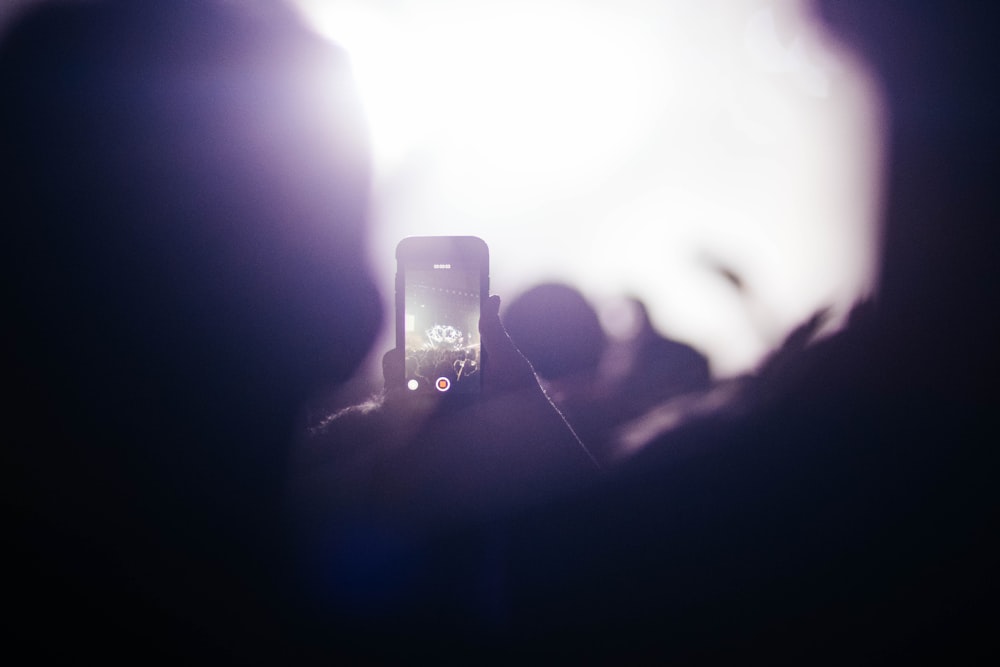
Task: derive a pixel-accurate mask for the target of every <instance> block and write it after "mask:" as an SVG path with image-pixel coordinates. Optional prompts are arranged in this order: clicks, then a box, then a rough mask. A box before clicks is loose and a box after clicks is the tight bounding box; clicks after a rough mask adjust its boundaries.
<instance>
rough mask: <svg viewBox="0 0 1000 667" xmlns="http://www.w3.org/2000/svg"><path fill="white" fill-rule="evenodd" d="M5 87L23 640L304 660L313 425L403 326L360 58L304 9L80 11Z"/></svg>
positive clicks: (98, 6)
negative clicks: (304, 19) (298, 434)
mask: <svg viewBox="0 0 1000 667" xmlns="http://www.w3.org/2000/svg"><path fill="white" fill-rule="evenodd" d="M0 90H2V91H3V93H2V95H0V187H2V188H3V190H2V196H0V206H2V207H3V214H2V219H3V222H4V242H3V244H2V247H3V262H2V264H3V269H2V270H3V274H4V279H3V284H4V294H5V300H4V301H5V308H6V318H5V319H6V324H5V327H4V329H5V331H4V352H3V354H4V368H5V372H4V378H5V381H6V384H7V388H8V392H7V394H8V396H10V398H9V399H8V402H7V415H8V421H7V424H6V429H7V434H8V437H7V445H6V448H7V450H8V455H9V457H10V459H11V464H10V465H9V466H7V467H6V468H5V469H6V475H7V478H8V479H7V483H6V484H5V493H6V494H7V496H6V497H7V498H8V500H7V501H6V504H7V506H8V508H9V509H13V513H14V517H13V521H12V523H11V524H8V529H7V534H6V538H7V540H6V541H7V544H8V549H7V551H8V554H7V555H8V556H13V558H12V560H8V567H10V568H11V571H13V572H16V573H17V574H16V583H15V588H14V589H13V590H8V593H6V594H5V595H6V599H7V608H8V611H10V612H11V614H10V615H9V616H8V618H9V619H11V620H10V621H9V622H10V623H12V625H11V626H9V627H8V630H9V631H10V636H12V637H14V638H16V639H17V640H18V642H17V644H18V645H19V648H20V649H22V650H30V651H31V653H30V654H31V655H32V656H33V657H34V658H44V657H53V658H61V659H62V660H65V659H67V658H70V659H74V660H76V659H80V658H81V657H82V656H92V657H97V656H101V659H108V658H111V659H115V658H122V657H124V656H143V657H144V658H153V657H163V658H166V659H172V660H173V661H176V660H177V659H178V658H180V659H182V660H183V661H184V662H190V661H192V660H194V661H202V660H204V661H210V660H213V661H214V660H217V659H223V660H225V661H229V660H237V661H240V662H246V661H250V660H257V659H266V658H265V656H272V655H273V656H279V655H285V653H283V651H284V650H285V649H288V647H289V645H294V644H295V642H293V641H289V638H290V636H291V630H290V629H289V627H291V626H294V625H296V624H297V623H298V622H300V621H301V620H302V619H301V618H299V617H296V616H288V615H286V614H285V613H284V611H286V610H285V607H284V606H283V604H279V602H281V600H282V599H283V598H284V597H285V596H288V597H294V595H293V594H292V593H290V592H289V591H288V589H287V588H286V586H285V585H284V583H283V581H284V580H283V575H282V571H283V568H284V565H283V562H284V560H285V556H284V554H283V551H284V544H285V537H284V532H285V528H284V526H283V525H282V522H281V518H280V508H281V505H280V503H281V494H282V491H283V484H284V477H285V474H286V470H287V457H288V454H289V447H288V443H289V441H290V438H291V434H292V430H293V427H294V420H295V414H296V410H297V406H298V405H299V403H300V401H302V400H303V399H304V398H305V397H306V396H307V395H309V393H310V392H312V391H314V390H316V388H317V387H319V386H321V385H322V384H323V383H327V382H331V381H341V380H343V379H345V378H347V377H349V376H350V374H351V373H352V372H353V371H354V369H355V368H356V367H357V365H358V364H359V362H360V360H361V359H362V357H363V356H364V354H365V353H366V352H367V350H368V348H369V346H370V344H371V341H372V338H373V335H374V332H375V331H376V328H377V325H378V322H379V319H380V312H381V309H380V307H379V306H378V294H377V292H376V289H375V287H374V284H373V282H372V280H371V278H370V275H369V272H368V268H367V267H366V266H365V264H364V262H363V261H362V258H363V257H364V256H365V252H364V247H363V243H362V241H363V238H364V222H365V220H364V212H365V208H366V193H367V189H368V182H369V165H368V151H367V140H366V136H367V135H366V131H365V126H364V123H363V122H362V121H361V117H360V114H359V110H358V104H357V101H356V99H355V96H354V93H353V89H352V84H351V81H350V76H349V73H348V70H347V65H346V59H345V58H344V57H343V56H342V54H341V53H340V52H339V51H338V50H337V49H335V48H333V47H331V46H329V45H327V44H326V43H325V42H323V41H322V40H320V39H319V38H318V37H315V36H313V35H312V34H310V33H308V32H307V31H305V30H304V29H302V28H301V27H300V26H299V25H298V23H297V21H296V20H295V18H294V17H292V16H291V15H290V14H289V13H287V12H286V11H285V10H283V9H281V8H280V6H275V7H265V6H255V8H254V10H253V11H244V10H243V9H241V8H240V7H239V6H238V5H234V4H232V3H218V2H208V1H205V2H201V1H188V2H176V3H175V2H169V3H156V2H110V3H74V4H68V5H65V6H61V5H52V6H44V7H40V8H38V9H37V10H35V11H33V12H31V13H30V14H28V15H26V16H25V17H23V19H21V20H20V21H19V22H17V23H16V24H15V25H14V26H12V28H11V29H10V30H9V32H8V33H7V35H6V38H5V40H4V42H3V44H2V47H0ZM290 608H291V607H289V609H290ZM136 650H138V651H139V653H137V654H136V653H134V651H136ZM272 651H273V652H274V653H271V652H272Z"/></svg>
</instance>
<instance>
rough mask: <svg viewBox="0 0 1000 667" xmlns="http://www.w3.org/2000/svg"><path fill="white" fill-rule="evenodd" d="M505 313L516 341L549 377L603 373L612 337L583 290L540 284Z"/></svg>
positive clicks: (534, 363) (553, 378) (524, 352)
mask: <svg viewBox="0 0 1000 667" xmlns="http://www.w3.org/2000/svg"><path fill="white" fill-rule="evenodd" d="M503 316H504V326H506V327H507V331H508V333H509V334H510V337H511V339H512V340H513V341H514V343H515V344H516V345H517V348H518V349H519V350H521V353H522V354H523V355H524V356H525V357H527V359H528V361H530V362H531V365H532V367H533V368H534V369H535V372H536V373H538V375H539V376H540V377H542V378H543V379H545V380H558V379H563V378H568V377H571V376H573V375H576V374H581V375H587V374H589V375H594V374H596V373H597V370H598V366H599V365H600V363H601V356H602V355H603V354H604V350H605V348H606V347H607V344H608V341H607V336H606V335H605V333H604V329H603V328H602V327H601V322H600V320H599V319H598V317H597V311H596V310H594V307H593V306H591V305H590V303H589V302H588V301H587V299H586V298H585V297H584V296H583V294H581V293H580V291H579V290H577V289H575V288H573V287H570V286H569V285H563V284H559V283H545V284H541V285H536V286H535V287H532V288H531V289H528V290H527V291H525V292H523V293H522V294H520V295H518V296H517V298H515V299H513V300H512V301H511V302H510V303H509V304H508V306H507V308H506V309H505V310H504V313H503Z"/></svg>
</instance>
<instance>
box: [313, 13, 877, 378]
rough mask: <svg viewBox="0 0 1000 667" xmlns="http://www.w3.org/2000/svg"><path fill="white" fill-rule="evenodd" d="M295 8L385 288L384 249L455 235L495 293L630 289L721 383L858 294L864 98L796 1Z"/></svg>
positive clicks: (866, 141) (872, 120)
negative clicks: (364, 158) (354, 126)
mask: <svg viewBox="0 0 1000 667" xmlns="http://www.w3.org/2000/svg"><path fill="white" fill-rule="evenodd" d="M295 1H296V2H297V3H298V4H299V5H300V6H301V7H302V8H303V11H304V13H305V14H306V16H307V17H308V18H309V20H310V21H312V22H313V24H314V25H316V26H317V29H319V30H320V31H322V32H323V33H324V34H327V35H329V36H330V37H331V38H332V39H334V40H335V41H338V42H339V43H341V44H342V45H343V46H344V47H345V48H346V49H347V50H348V52H349V53H350V55H351V57H352V61H353V65H354V68H355V72H356V76H357V78H358V82H359V88H360V90H361V94H362V96H363V97H364V102H365V105H366V108H367V111H368V114H369V117H370V122H371V126H372V131H373V135H374V136H373V139H374V145H375V150H376V162H377V168H378V172H379V180H378V182H377V183H376V200H375V205H374V208H373V222H374V223H375V225H376V227H375V228H376V236H375V241H374V247H373V255H374V258H375V260H376V266H377V267H379V269H380V271H381V273H382V274H383V275H384V276H386V281H387V282H386V293H387V294H388V293H391V289H392V287H391V283H390V282H389V281H390V280H391V276H392V274H393V267H392V248H393V247H394V246H395V243H396V242H397V241H398V239H399V238H400V237H402V236H404V235H408V234H476V235H478V236H481V237H483V238H485V239H486V240H487V242H488V243H489V244H490V246H491V251H492V256H493V260H494V261H493V279H492V283H493V286H494V289H495V291H498V292H500V293H501V294H505V295H513V293H516V292H517V291H520V290H521V289H524V288H527V287H529V286H530V285H531V284H533V283H535V282H538V281H541V280H545V279H556V280H563V281H567V282H571V283H574V284H576V285H577V286H579V287H581V288H582V289H583V290H584V291H585V292H586V293H587V294H589V295H591V296H593V297H598V298H602V297H606V298H611V297H614V296H618V295H621V294H625V293H628V294H632V295H635V296H638V297H639V298H641V299H642V300H643V301H644V302H645V303H646V305H647V306H648V309H649V313H650V316H651V317H652V319H653V321H654V323H655V324H656V325H657V326H658V327H659V328H660V329H661V330H663V331H664V332H665V333H667V334H668V335H671V336H673V337H676V338H678V339H681V340H684V341H687V342H690V343H691V344H693V345H695V346H696V347H698V348H700V349H702V350H703V351H704V352H706V353H707V354H708V355H709V357H710V359H711V362H712V366H713V370H714V371H715V372H716V373H717V374H719V375H729V374H734V373H738V372H741V371H744V370H747V369H748V368H751V367H752V366H753V365H754V364H755V363H757V361H758V360H759V359H760V358H761V357H762V356H763V355H764V354H765V353H766V352H767V351H768V349H769V348H771V347H772V346H773V345H774V344H776V343H777V342H778V341H779V340H780V339H781V338H782V337H783V335H784V334H785V333H786V332H787V331H789V330H790V329H791V328H792V327H794V326H795V325H796V324H798V323H799V322H801V321H803V320H804V319H806V318H807V317H809V316H810V315H811V314H812V313H813V312H814V311H816V310H818V309H820V308H825V307H832V308H833V312H834V317H833V318H832V319H831V325H832V326H835V325H836V324H837V322H838V316H841V315H843V313H844V312H846V310H847V309H848V308H849V307H850V305H851V304H852V303H853V302H854V300H856V299H857V298H858V297H859V296H861V295H863V294H866V293H869V292H871V291H872V289H873V281H874V275H875V261H876V256H877V250H878V248H877V244H876V239H877V231H876V229H875V225H874V223H873V221H874V219H875V215H876V211H877V205H878V202H877V192H878V187H879V183H878V178H877V175H878V161H879V145H880V143H879V136H878V130H879V116H878V97H877V94H876V92H875V91H874V89H873V88H872V86H871V85H870V83H869V81H868V79H867V78H866V77H865V75H864V71H863V70H862V69H861V68H860V67H859V66H858V65H857V64H856V63H855V62H853V61H852V60H851V59H849V58H847V57H845V56H844V55H843V54H842V53H841V52H840V51H838V50H837V48H836V46H835V45H833V44H831V43H830V42H829V41H828V40H827V39H826V38H825V36H824V34H823V33H822V31H821V30H820V29H818V28H817V26H816V25H814V24H813V23H812V22H811V20H810V17H809V15H808V12H807V11H806V10H805V5H804V3H803V2H801V1H799V0H789V1H788V2H781V3H774V2H765V1H764V0H729V1H725V2H711V3H701V2H673V3H664V2H658V1H654V0H593V1H590V2H572V1H570V0H533V1H531V2H528V1H526V0H506V1H500V0H465V1H456V0H419V1H417V0H395V1H393V2H389V1H388V0H385V1H382V2H379V1H377V0H366V1H365V2H358V1H348V0H340V1H336V0H331V1H327V0H295ZM389 319H390V320H391V318H389Z"/></svg>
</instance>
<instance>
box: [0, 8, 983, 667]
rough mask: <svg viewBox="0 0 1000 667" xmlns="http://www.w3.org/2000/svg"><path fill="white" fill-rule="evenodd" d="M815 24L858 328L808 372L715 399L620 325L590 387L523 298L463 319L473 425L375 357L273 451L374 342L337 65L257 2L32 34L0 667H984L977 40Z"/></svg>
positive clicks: (2, 124)
mask: <svg viewBox="0 0 1000 667" xmlns="http://www.w3.org/2000/svg"><path fill="white" fill-rule="evenodd" d="M816 11H817V13H818V15H819V16H821V17H822V19H823V20H824V21H826V23H827V25H828V26H829V27H830V29H831V30H832V31H833V32H834V34H835V35H837V36H838V37H839V38H840V39H841V40H842V41H843V42H844V43H845V44H846V45H847V46H848V47H850V48H852V49H854V50H855V51H856V52H857V53H858V54H859V55H860V56H861V57H863V58H864V59H865V60H866V61H867V62H868V63H869V65H870V66H871V67H872V69H873V71H874V73H875V75H876V76H877V77H878V78H879V80H880V82H881V85H882V86H883V89H884V92H885V95H886V100H887V103H888V105H889V109H888V111H889V117H890V123H889V126H888V128H887V132H886V136H885V141H886V143H887V149H888V150H887V155H888V164H887V167H886V189H885V193H884V201H885V207H884V243H883V257H882V269H881V276H880V288H879V294H878V297H877V299H876V300H875V301H873V302H872V303H863V304H859V305H858V307H857V308H856V309H855V312H854V315H853V316H852V318H851V321H850V323H849V324H848V326H847V327H846V328H845V329H844V330H842V331H841V332H839V333H837V334H835V335H832V336H828V337H826V338H823V339H822V340H814V334H815V332H816V331H817V330H818V328H819V326H820V324H821V323H822V319H823V314H822V313H819V314H817V315H816V317H815V318H813V319H812V320H810V321H808V322H805V323H803V325H802V326H801V327H800V328H799V329H798V330H796V331H795V332H793V333H792V334H791V335H790V336H789V337H788V339H787V341H786V342H785V344H784V346H783V347H782V348H781V349H779V350H777V351H775V353H774V354H773V355H772V356H771V357H770V359H769V360H768V362H767V363H765V364H764V365H763V366H762V367H761V369H759V371H758V372H757V373H756V374H754V375H753V376H752V377H749V378H746V379H745V381H741V382H739V383H736V384H735V385H732V386H727V387H725V388H724V389H725V391H723V392H722V393H720V387H719V386H718V385H713V384H712V383H711V380H710V378H709V376H708V369H707V365H706V362H705V360H704V358H703V357H701V356H700V355H699V354H698V353H697V352H696V351H694V350H693V349H691V348H688V347H686V346H683V345H681V344H679V343H675V342H673V341H668V340H666V339H664V338H662V337H661V336H659V335H658V334H656V333H655V332H654V331H653V330H652V328H651V327H650V326H649V325H648V320H647V321H646V323H645V324H644V326H643V327H642V333H641V334H639V335H638V336H637V337H635V338H634V339H633V340H632V341H630V343H629V345H628V347H627V349H626V350H625V351H624V352H622V355H619V357H618V358H619V359H625V363H623V364H622V365H620V368H624V369H626V370H625V371H624V372H622V373H620V374H619V375H617V376H612V377H615V378H617V379H616V380H615V381H614V382H611V381H610V380H607V379H606V376H604V375H602V372H603V371H602V365H601V364H602V359H606V358H607V355H608V354H610V353H611V352H612V351H613V348H614V344H613V343H610V342H609V341H608V340H607V338H606V336H605V334H604V332H603V331H602V330H601V329H600V324H599V322H598V321H597V319H596V317H595V315H594V312H593V309H592V307H591V306H589V304H588V303H587V301H586V298H585V297H584V296H583V295H582V294H580V293H578V292H576V291H575V290H574V289H573V288H572V287H571V286H566V285H545V286H540V287H539V288H537V289H536V290H534V291H531V292H529V293H526V294H525V295H523V296H522V297H521V298H517V299H513V300H512V301H511V303H510V306H509V308H508V309H507V310H505V311H504V319H505V320H506V321H507V324H508V326H509V335H508V330H507V329H506V328H505V326H504V324H503V323H502V322H501V317H500V314H501V304H500V300H499V298H497V297H496V296H493V297H491V298H490V299H489V301H488V302H487V303H488V307H487V308H486V309H484V312H483V313H482V318H481V321H480V332H481V334H482V345H483V352H482V367H481V369H480V370H479V372H480V373H481V374H482V381H483V391H482V398H481V400H478V401H476V402H473V403H470V404H465V405H462V406H461V407H460V408H458V409H452V408H448V407H442V406H441V405H439V404H438V403H436V402H434V401H433V400H428V401H423V400H422V401H413V400H408V397H407V396H406V395H405V394H400V393H398V392H397V391H392V390H391V387H394V386H397V385H398V384H400V383H396V382H394V381H392V380H394V379H395V378H397V377H398V376H400V374H401V373H402V370H401V369H402V367H403V364H405V360H404V359H403V355H402V351H401V350H390V351H388V352H387V353H386V354H385V356H384V359H383V367H384V373H385V376H386V379H387V383H386V384H387V390H386V391H384V392H381V393H380V394H379V395H378V396H377V397H374V398H373V399H372V400H371V401H369V402H367V403H362V404H359V405H354V406H351V407H349V408H346V409H344V410H340V411H338V412H337V413H336V414H334V415H330V416H329V417H328V418H326V419H324V420H323V421H322V422H320V423H318V424H311V425H310V428H309V429H308V432H305V433H300V432H298V430H297V427H296V425H297V417H298V415H299V411H300V409H301V407H302V405H303V404H304V402H305V401H307V400H308V399H309V398H310V397H311V396H315V395H316V393H317V392H318V391H320V390H322V389H323V388H324V387H328V386H330V385H331V384H332V385H334V386H336V385H342V384H343V383H345V382H346V381H347V380H348V379H349V378H350V377H351V375H352V374H353V373H354V372H355V371H356V370H357V368H358V367H359V365H360V364H361V362H362V360H363V359H364V358H365V355H366V354H367V353H368V351H369V348H370V347H371V345H372V342H373V340H374V337H375V333H376V331H377V327H378V324H379V320H380V313H381V309H380V307H379V306H378V303H379V296H378V294H377V291H376V289H375V286H374V282H373V280H372V279H371V275H370V270H369V268H368V267H367V266H366V265H365V263H364V261H363V259H362V258H363V257H365V253H364V244H365V239H366V229H365V211H366V206H367V202H366V197H367V193H368V189H369V188H368V183H369V178H370V165H369V156H368V148H367V140H366V136H367V134H366V130H365V126H364V121H363V119H362V117H361V113H360V108H359V105H358V103H357V100H356V98H355V95H354V92H353V85H352V82H351V78H350V73H349V70H348V67H347V61H346V58H345V56H344V55H343V54H342V53H341V52H340V51H339V50H338V49H337V48H336V47H334V46H331V45H329V44H327V43H325V42H323V41H322V40H320V39H319V38H317V37H315V36H313V35H311V34H310V33H309V32H308V31H306V30H304V29H303V28H302V27H301V26H300V25H299V23H298V21H297V19H296V18H295V17H294V16H293V15H292V14H291V13H290V12H288V11H285V10H283V9H281V7H280V6H278V5H275V6H270V5H266V4H260V3H256V4H254V9H253V11H250V10H249V9H247V8H245V7H241V6H240V5H238V4H234V3H224V2H211V1H209V0H191V1H190V2H178V3H152V2H148V3H147V2H134V1H133V2H125V1H112V2H95V3H75V4H67V5H46V6H42V7H40V8H37V9H35V10H33V11H31V12H28V13H26V14H24V16H22V17H21V18H20V19H19V20H18V21H17V22H16V23H15V24H14V25H13V26H12V27H11V28H10V29H9V30H8V31H7V32H6V34H5V35H4V37H3V42H2V44H0V90H2V91H3V94H2V96H0V187H2V197H0V206H2V207H3V211H4V222H5V223H6V224H5V225H4V228H5V242H4V244H3V251H4V258H3V271H4V289H5V293H6V294H7V299H6V304H7V311H8V319H7V324H6V326H5V336H4V343H5V345H4V367H5V373H4V376H5V378H6V380H7V384H8V387H9V389H10V391H9V392H8V395H9V398H8V400H7V401H6V403H7V409H6V414H7V415H8V417H9V422H8V445H7V446H6V447H5V450H6V451H7V457H8V459H9V464H8V465H6V466H5V468H6V470H7V477H8V479H7V484H5V489H4V491H5V505H6V507H7V509H8V511H9V513H10V514H11V521H10V522H9V523H8V527H7V530H6V531H5V537H6V539H5V544H6V546H7V549H6V551H7V555H8V556H9V560H8V571H9V572H10V575H9V576H10V580H11V585H10V586H9V587H8V592H7V594H6V602H7V608H8V610H9V611H10V612H12V613H11V614H9V616H8V618H9V619H11V620H9V621H8V624H9V625H8V635H9V636H10V637H11V640H12V642H11V647H12V651H13V650H14V649H17V651H20V652H21V653H22V654H24V653H23V652H24V651H29V652H30V653H29V654H30V655H32V656H33V657H34V658H35V659H39V660H43V659H51V660H60V661H65V660H77V659H80V658H81V657H83V656H87V657H100V658H101V659H104V660H108V661H113V662H115V661H125V660H129V661H134V660H136V659H148V658H157V659H172V660H184V661H209V660H222V661H226V662H243V663H255V662H265V663H270V662H277V661H282V662H290V663H303V662H312V661H315V662H322V663H324V664H325V663H328V662H330V661H333V660H336V659H338V658H344V659H351V660H355V661H362V660H363V661H365V662H374V663H379V662H397V661H407V662H408V661H414V660H417V659H421V658H429V657H441V656H456V655H462V656H466V657H470V658H479V659H482V660H497V661H500V662H512V661H514V660H520V659H525V658H530V659H533V660H549V659H552V660H554V659H562V660H586V661H595V662H616V663H620V662H637V661H640V660H644V659H650V658H654V659H655V658H658V659H664V660H671V659H672V660H676V661H686V662H714V661H720V660H725V661H734V660H737V659H739V660H745V659H748V658H757V659H769V660H770V661H774V662H795V663H808V664H816V663H838V664H840V663H843V662H848V661H850V662H869V663H874V662H888V661H890V660H898V659H901V658H905V657H910V658H912V657H917V658H921V659H932V660H935V661H949V662H954V661H957V660H958V658H959V656H962V655H965V654H969V653H970V652H974V653H975V654H976V655H978V656H979V657H982V658H984V659H988V658H989V654H990V653H991V652H992V653H995V652H996V651H995V648H994V644H995V642H994V641H993V638H992V632H993V627H994V626H995V612H993V611H991V610H992V608H993V606H994V600H995V596H996V577H995V576H994V574H993V568H994V564H995V561H996V555H997V554H996V550H995V547H993V546H992V539H991V538H992V533H993V532H995V531H994V530H993V522H992V520H991V519H992V517H994V515H995V509H996V504H995V495H996V494H995V491H994V488H995V472H996V470H997V466H996V463H997V454H996V447H995V444H994V443H993V441H992V434H993V431H994V428H993V416H994V415H993V411H994V407H995V395H996V391H995V389H994V388H993V386H994V383H995V380H996V378H997V377H998V368H997V358H998V356H1000V355H997V354H996V351H995V348H996V341H997V340H1000V329H998V326H997V325H998V317H997V312H996V309H995V308H992V307H991V304H992V297H993V294H994V291H995V290H994V275H995V272H996V267H997V266H998V263H997V259H998V258H997V248H998V245H997V243H996V227H995V222H994V220H993V209H994V204H993V201H994V197H993V192H992V190H993V188H992V176H993V174H992V171H991V166H992V163H993V162H994V161H995V156H996V155H997V153H998V151H997V148H998V147H997V142H996V132H995V123H996V120H995V119H996V117H997V116H996V114H995V113H994V112H995V111H996V109H995V108H994V107H995V106H996V102H995V100H993V97H992V96H990V95H988V91H989V90H991V89H992V86H993V80H992V71H991V70H992V67H991V66H990V64H991V63H992V61H993V60H994V59H993V58H991V55H992V51H993V49H994V48H995V47H994V46H993V35H992V32H991V29H992V26H993V25H995V22H994V21H993V19H994V18H995V17H996V10H995V9H993V8H992V6H991V5H988V4H983V5H977V6H976V7H962V8H961V9H959V8H957V7H954V6H952V5H949V4H948V3H939V2H930V1H926V2H913V3H907V4H906V5H905V6H902V5H900V4H887V3H868V2H864V1H862V0H857V1H847V2H836V1H833V0H830V1H821V2H819V3H818V5H817V7H816ZM511 48H516V46H515V45H512V47H511ZM494 261H502V259H501V258H494ZM640 312H641V304H640ZM522 352H523V354H522ZM619 352H621V350H619ZM536 373H537V375H536ZM622 378H626V379H625V380H623V379H622ZM616 383H617V384H616ZM664 406H667V408H666V409H668V410H674V411H675V412H676V411H678V410H680V411H681V412H684V413H685V414H684V415H682V416H683V418H681V419H676V420H673V421H669V424H667V422H663V423H660V425H659V426H660V427H659V428H652V429H650V430H646V431H643V435H642V437H640V438H638V440H628V442H631V443H632V444H631V445H629V446H628V447H625V448H623V445H622V442H623V441H622V440H621V434H622V433H626V434H633V435H634V434H635V433H636V428H635V427H636V424H641V423H642V419H643V417H644V416H647V417H648V416H649V415H651V414H652V415H656V414H662V412H657V411H658V410H661V411H662V410H663V409H664ZM557 408H561V410H560V409H557ZM636 420H639V421H638V422H637V421H636ZM665 424H667V426H665ZM626 440H627V438H626ZM625 454H627V456H626V455H625Z"/></svg>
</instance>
